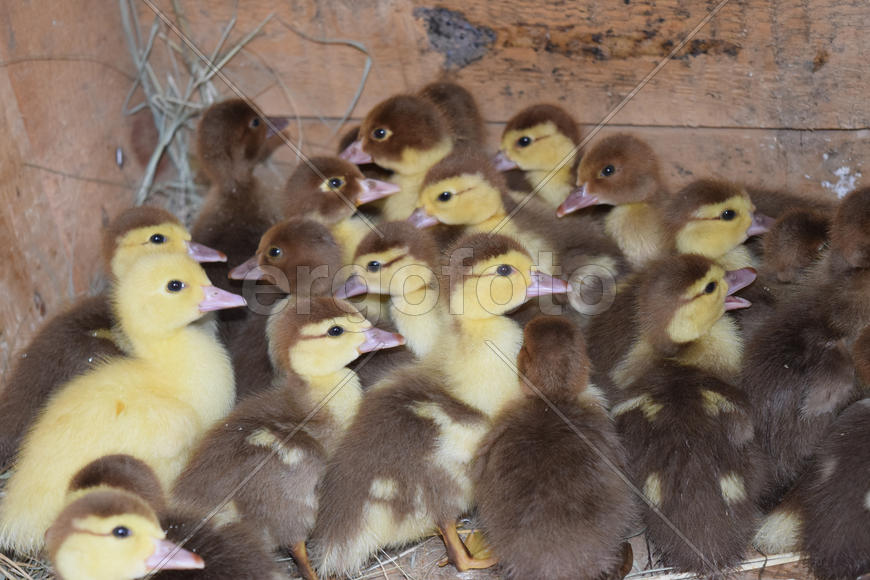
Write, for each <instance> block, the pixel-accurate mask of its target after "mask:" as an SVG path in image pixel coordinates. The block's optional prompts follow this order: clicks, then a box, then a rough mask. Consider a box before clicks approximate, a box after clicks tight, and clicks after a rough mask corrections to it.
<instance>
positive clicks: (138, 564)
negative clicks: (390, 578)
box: [46, 455, 286, 580]
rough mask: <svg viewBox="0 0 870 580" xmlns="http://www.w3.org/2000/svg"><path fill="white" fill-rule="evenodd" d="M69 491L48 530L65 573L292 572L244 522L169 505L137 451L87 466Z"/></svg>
mask: <svg viewBox="0 0 870 580" xmlns="http://www.w3.org/2000/svg"><path fill="white" fill-rule="evenodd" d="M68 498H69V500H70V503H69V504H68V505H67V506H66V507H65V508H64V510H63V511H62V512H61V514H60V515H59V516H58V517H57V519H56V520H55V521H54V523H53V524H52V526H51V527H50V528H49V529H48V531H47V532H46V551H47V552H48V554H49V557H50V559H51V561H52V562H53V563H54V566H55V569H56V571H57V573H58V575H59V577H60V580H78V579H81V580H101V579H103V578H105V579H106V580H118V579H119V578H120V579H127V578H130V579H132V578H139V577H142V576H145V575H146V573H147V574H148V577H149V578H158V579H161V580H166V579H168V580H172V579H179V580H180V579H191V580H192V579H196V578H209V579H211V580H219V579H222V578H227V579H230V578H232V579H234V580H237V579H238V580H240V579H248V580H254V579H257V578H273V579H278V578H286V575H285V574H282V573H281V571H280V569H279V567H278V565H277V563H276V562H275V561H274V560H273V559H272V557H271V555H270V554H268V553H267V551H266V550H265V549H263V547H262V542H260V541H258V539H257V537H256V535H255V534H254V533H253V532H252V531H251V530H250V529H249V528H248V527H247V526H245V525H244V524H241V523H236V524H230V525H227V526H224V527H222V528H220V529H216V528H215V527H214V526H213V525H211V524H210V523H208V522H207V521H205V520H204V518H202V517H199V516H192V515H189V514H185V513H183V512H182V511H179V510H178V509H172V510H169V509H168V508H167V507H166V500H165V498H164V494H163V490H162V489H161V487H160V482H159V481H158V479H157V476H156V475H155V473H154V471H153V470H151V468H149V467H148V466H147V465H146V464H145V463H143V462H142V461H140V460H138V459H136V458H135V457H132V456H130V455H108V456H105V457H101V458H99V459H96V460H94V461H92V462H91V463H89V464H88V465H86V466H85V467H83V468H82V469H81V471H79V472H78V473H77V474H76V475H75V476H74V477H73V479H72V482H71V484H70V493H69V496H68ZM158 518H159V519H158ZM164 530H165V532H164ZM149 540H151V541H150V542H149ZM155 544H156V548H155ZM179 544H183V545H184V546H185V548H186V549H185V548H181V547H180V546H179ZM203 568H204V569H203ZM181 570H184V571H183V572H182V571H181Z"/></svg>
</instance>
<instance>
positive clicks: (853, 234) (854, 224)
mask: <svg viewBox="0 0 870 580" xmlns="http://www.w3.org/2000/svg"><path fill="white" fill-rule="evenodd" d="M831 254H832V255H833V256H836V257H837V261H838V262H839V263H840V265H841V266H842V267H843V268H844V269H866V268H870V187H865V188H864V189H858V190H855V191H853V192H852V193H850V194H849V195H847V196H846V197H844V198H843V201H841V202H840V206H839V207H838V208H837V214H836V215H835V216H834V223H833V225H832V226H831Z"/></svg>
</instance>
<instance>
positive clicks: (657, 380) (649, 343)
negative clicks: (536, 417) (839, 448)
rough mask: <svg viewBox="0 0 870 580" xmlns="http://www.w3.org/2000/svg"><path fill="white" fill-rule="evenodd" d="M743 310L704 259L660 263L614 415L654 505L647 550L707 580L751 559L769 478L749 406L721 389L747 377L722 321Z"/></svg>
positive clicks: (731, 389)
mask: <svg viewBox="0 0 870 580" xmlns="http://www.w3.org/2000/svg"><path fill="white" fill-rule="evenodd" d="M745 306H748V302H746V301H745V300H743V299H741V298H736V297H734V296H733V295H729V293H728V283H727V281H726V280H725V271H724V270H723V269H722V268H721V267H720V266H718V265H717V264H716V263H715V262H713V261H711V260H709V259H707V258H704V257H702V256H697V255H691V254H688V255H680V256H674V257H671V258H664V259H662V260H660V261H657V262H654V263H653V264H651V265H650V267H649V269H648V270H647V272H646V273H645V275H644V279H643V280H642V282H641V284H640V288H639V292H638V300H637V309H638V316H639V319H640V326H641V328H642V334H641V336H640V338H639V339H638V341H637V342H636V345H635V346H636V348H635V351H634V353H633V355H634V356H633V358H632V359H631V361H630V365H631V368H630V369H627V371H628V373H629V374H630V378H629V379H628V380H629V382H628V385H627V386H626V387H625V396H624V397H623V399H622V401H621V402H620V403H619V404H617V405H615V406H614V407H613V408H612V411H611V414H612V416H613V418H614V420H615V421H616V425H617V428H618V430H619V432H620V434H621V435H622V440H623V443H624V444H625V448H626V450H627V451H628V466H629V472H630V474H631V476H632V479H633V480H634V482H635V485H636V486H637V487H638V488H640V489H641V491H642V492H643V494H644V496H645V500H646V502H647V503H648V504H649V506H651V507H646V508H645V509H644V510H643V517H644V522H645V523H646V526H647V537H648V539H649V540H650V541H651V542H652V544H653V545H654V546H655V550H656V552H657V553H658V555H659V558H660V559H661V561H662V563H663V564H665V565H669V566H674V567H675V568H676V569H677V570H679V571H688V572H696V573H699V574H703V575H704V576H705V577H719V576H721V575H723V574H724V573H727V571H728V569H729V568H731V567H732V566H734V565H736V564H738V563H739V562H740V561H741V560H742V558H743V554H744V551H745V550H746V548H747V547H748V545H749V542H750V540H751V538H752V533H753V531H754V529H755V524H756V520H757V517H758V516H759V514H758V510H757V507H756V504H755V501H756V499H757V497H758V495H759V493H760V491H761V487H762V485H763V481H762V479H763V477H764V475H763V473H761V471H760V470H761V467H760V466H761V465H762V462H761V461H760V457H761V454H760V452H759V450H758V447H757V443H756V442H755V440H754V436H753V426H752V421H751V418H750V410H749V404H748V401H747V399H746V396H745V395H744V394H743V393H742V392H741V391H740V389H739V388H737V387H736V386H734V385H733V384H732V383H731V382H728V381H726V380H723V379H722V375H723V372H726V371H727V372H729V373H730V377H729V378H731V379H732V380H736V379H737V378H738V375H737V371H738V370H739V357H740V354H741V352H740V351H741V348H740V347H741V344H740V337H739V333H738V331H737V329H736V327H735V325H734V324H729V323H728V321H727V319H726V318H723V314H724V313H725V311H726V310H730V309H734V308H742V307H745ZM723 321H724V322H723ZM734 359H737V360H734Z"/></svg>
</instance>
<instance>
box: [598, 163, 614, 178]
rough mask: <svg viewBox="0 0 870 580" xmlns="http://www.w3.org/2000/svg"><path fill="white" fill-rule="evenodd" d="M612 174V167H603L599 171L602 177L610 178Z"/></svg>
mask: <svg viewBox="0 0 870 580" xmlns="http://www.w3.org/2000/svg"><path fill="white" fill-rule="evenodd" d="M614 173H616V167H614V166H613V165H605V166H604V169H602V170H601V176H602V177H610V176H611V175H613V174H614Z"/></svg>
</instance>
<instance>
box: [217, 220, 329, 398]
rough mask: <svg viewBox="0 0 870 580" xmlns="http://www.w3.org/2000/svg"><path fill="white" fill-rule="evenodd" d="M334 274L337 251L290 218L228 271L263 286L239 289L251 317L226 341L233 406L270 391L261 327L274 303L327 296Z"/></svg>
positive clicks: (325, 236) (309, 225) (319, 230)
mask: <svg viewBox="0 0 870 580" xmlns="http://www.w3.org/2000/svg"><path fill="white" fill-rule="evenodd" d="M340 268H341V249H340V248H339V246H338V244H337V243H336V241H335V239H334V238H333V237H332V234H330V232H329V230H328V229H327V228H326V226H324V225H322V224H320V223H318V222H316V221H313V220H309V219H299V218H294V219H289V220H285V221H283V222H280V223H277V224H275V225H274V226H272V227H271V228H269V229H268V230H267V231H266V233H265V234H263V237H262V238H261V239H260V245H259V247H258V248H257V253H256V254H255V255H254V256H253V257H252V258H250V259H248V260H247V261H245V262H244V263H242V264H241V265H240V266H237V267H236V268H234V269H233V270H231V271H230V278H233V279H237V280H249V281H255V280H262V281H264V282H267V283H268V284H267V285H253V284H250V283H247V284H248V285H246V286H245V287H244V290H243V291H244V293H245V294H246V295H247V301H248V305H249V309H250V311H251V315H249V316H248V317H247V319H246V320H245V321H244V322H243V323H242V324H240V325H239V326H238V328H236V329H235V331H234V332H233V333H232V335H230V336H229V337H228V338H227V350H229V351H230V355H231V356H232V359H233V370H234V372H235V377H236V398H237V400H242V399H243V398H245V397H247V396H248V395H251V394H253V393H257V392H260V391H262V390H265V389H268V388H269V387H270V386H271V385H272V376H273V373H274V369H273V368H272V362H271V360H270V358H269V346H268V343H267V340H266V327H267V324H268V321H269V318H270V315H271V313H272V309H273V307H274V306H275V305H276V303H277V302H278V301H279V300H280V299H282V298H284V297H286V295H287V294H290V295H291V296H293V297H294V299H297V298H301V299H307V298H311V297H313V296H329V295H330V294H331V292H332V280H333V277H334V276H335V275H336V273H337V272H338V271H339V269H340Z"/></svg>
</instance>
